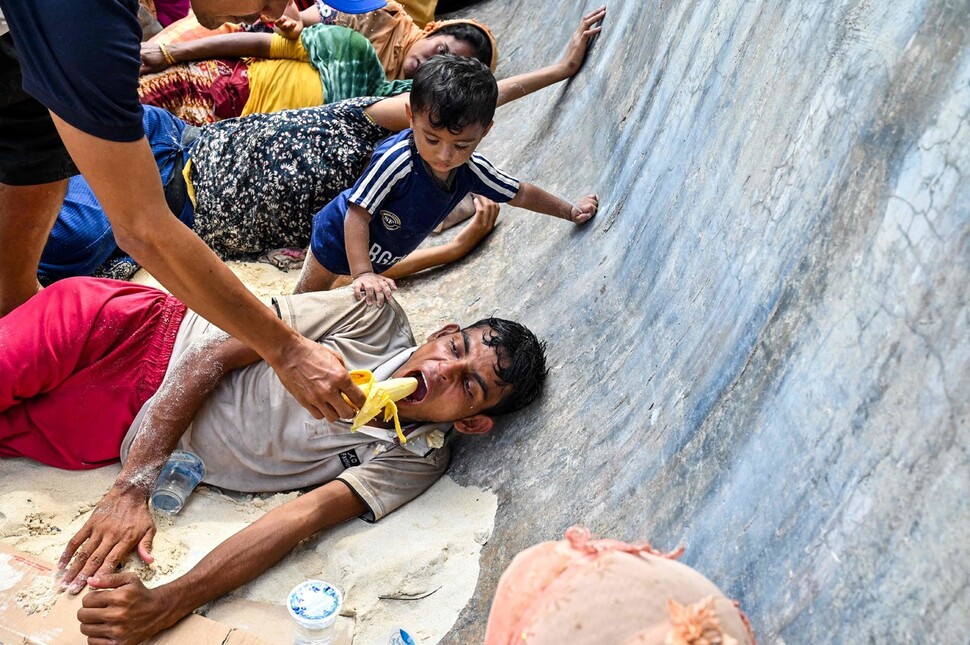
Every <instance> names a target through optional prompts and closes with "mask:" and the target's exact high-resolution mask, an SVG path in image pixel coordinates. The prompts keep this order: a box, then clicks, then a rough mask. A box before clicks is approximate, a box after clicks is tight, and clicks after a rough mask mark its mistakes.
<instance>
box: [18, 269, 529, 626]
mask: <svg viewBox="0 0 970 645" xmlns="http://www.w3.org/2000/svg"><path fill="white" fill-rule="evenodd" d="M272 306H273V307H274V308H275V310H276V312H277V314H278V315H279V316H280V317H281V318H282V319H283V321H284V322H286V323H287V324H289V325H291V326H293V327H294V328H296V329H297V330H298V331H299V332H300V333H301V334H303V335H305V336H307V337H308V338H311V339H315V340H317V341H319V343H320V344H322V345H323V346H324V347H326V348H327V349H328V350H330V351H331V353H332V355H333V364H332V373H331V377H332V379H333V380H334V381H338V380H342V379H345V378H347V371H346V369H347V368H352V369H367V370H371V371H372V372H374V375H375V377H376V378H377V379H378V380H384V379H387V378H390V377H394V378H398V377H404V376H409V377H413V378H416V379H417V381H418V387H417V389H416V390H415V391H414V393H413V394H411V395H410V396H408V397H407V398H405V399H402V400H400V401H399V402H398V403H397V406H398V411H399V414H400V417H401V420H402V422H404V423H405V424H406V425H405V427H404V434H405V435H406V437H407V442H406V443H404V444H402V443H400V442H399V441H398V439H397V434H396V433H395V431H394V430H393V429H392V428H391V427H388V425H389V424H386V423H384V424H381V423H378V422H377V421H378V420H375V421H372V422H371V423H370V424H369V426H365V427H364V428H361V430H360V431H359V432H357V433H351V431H350V423H349V422H345V421H337V422H333V423H331V422H328V421H326V420H322V419H314V418H312V417H311V416H310V415H309V414H308V413H307V412H306V411H305V410H304V408H303V407H302V406H301V405H300V404H299V403H297V401H296V400H295V399H294V398H293V397H292V396H290V395H289V394H288V393H287V391H286V390H285V389H284V388H283V386H282V384H281V383H280V381H279V379H278V378H277V377H276V376H275V374H274V372H273V371H272V369H271V368H270V367H269V366H268V365H267V364H266V363H264V362H261V361H259V357H258V356H257V355H256V353H255V352H253V351H252V350H251V349H249V348H248V347H246V346H245V345H243V344H242V343H241V342H239V341H237V340H235V339H233V338H231V337H229V336H227V335H226V334H224V333H222V332H221V331H219V330H218V329H217V328H215V327H214V326H213V325H211V324H210V323H209V322H207V321H206V320H204V319H203V318H201V317H200V316H198V315H197V314H195V313H194V312H192V311H189V310H187V309H186V307H185V305H183V304H182V303H181V302H179V301H178V300H177V299H176V298H174V297H173V296H170V295H167V294H165V293H164V292H162V291H159V290H157V289H153V288H151V287H147V286H143V285H136V284H131V283H125V282H118V281H113V280H99V279H95V278H70V279H67V280H63V281H61V282H58V283H56V284H54V285H53V286H51V287H48V288H47V289H45V290H44V291H42V292H41V293H39V294H38V295H37V296H35V297H34V298H32V299H31V300H30V301H29V302H27V303H26V304H24V305H23V306H21V307H19V308H18V309H17V310H15V311H14V312H13V313H11V314H9V315H7V316H6V317H4V318H2V319H0V340H2V345H3V347H4V351H3V352H2V353H0V455H3V456H25V457H31V458H33V459H37V460H38V461H41V462H43V463H47V464H50V465H54V466H58V467H61V468H75V469H81V468H95V467H97V466H101V465H104V464H107V463H112V462H113V461H115V460H117V458H118V457H119V455H120V456H122V457H123V458H124V459H123V461H124V467H123V468H122V470H121V473H120V474H119V475H118V478H117V480H116V481H115V484H114V485H113V486H112V488H111V490H109V491H108V493H107V494H106V495H105V497H104V498H103V499H102V500H101V502H100V503H99V504H98V506H97V508H95V510H94V511H93V512H92V514H91V517H90V518H89V519H88V521H87V523H86V524H85V525H84V527H83V528H82V529H81V531H80V532H79V533H78V534H77V535H76V536H74V538H73V539H71V541H70V542H69V543H68V546H67V550H66V551H65V553H64V556H63V557H62V558H61V563H60V564H61V566H62V567H67V571H66V574H65V576H64V581H65V583H66V584H69V589H70V591H72V592H74V593H77V592H79V591H80V590H81V589H82V588H83V587H84V585H85V583H86V584H88V585H89V586H90V587H92V588H94V589H98V590H99V591H93V592H91V593H89V594H87V595H86V596H85V597H84V599H83V605H84V608H82V609H81V610H79V612H78V618H79V620H80V621H81V623H82V625H81V632H82V633H83V634H85V635H87V636H88V637H89V638H91V639H97V638H105V639H117V640H112V642H118V643H137V642H141V641H142V640H144V639H146V638H148V637H150V636H151V635H153V634H155V633H156V632H158V631H160V630H162V629H165V628H166V627H169V626H170V625H172V624H174V623H175V622H177V621H178V620H179V619H180V618H182V617H183V616H185V615H186V614H188V613H189V612H191V611H192V610H194V609H195V608H196V607H199V606H200V605H202V604H204V603H206V602H209V601H210V600H213V599H215V598H217V597H219V596H221V595H223V594H225V593H227V592H229V591H231V590H232V589H235V588H236V587H238V586H240V585H242V584H244V583H246V582H248V581H250V580H252V579H253V578H255V577H256V576H258V575H259V574H260V573H262V572H263V571H265V570H266V569H267V568H269V567H270V566H272V565H273V564H274V563H276V562H278V561H279V560H280V559H282V558H283V556H285V555H286V554H287V553H288V552H289V551H290V550H291V549H292V548H293V547H294V546H295V545H296V544H297V543H298V542H300V541H301V540H303V539H304V538H306V537H308V536H310V535H312V534H314V533H316V532H317V531H319V530H321V529H324V528H328V527H331V526H334V525H336V524H339V523H341V522H343V521H345V520H347V519H350V518H353V517H357V516H363V517H364V519H369V520H372V521H373V520H378V519H380V518H381V517H383V516H384V515H386V514H387V513H390V512H391V511H393V510H394V509H396V508H398V507H399V506H401V505H402V504H405V503H406V502H408V501H410V500H411V499H414V498H415V497H417V496H418V495H419V494H421V493H422V492H423V491H425V490H426V489H427V488H428V487H430V486H431V484H432V483H434V482H435V480H437V478H438V477H440V476H441V474H442V473H443V472H444V470H445V468H446V467H447V464H448V460H449V449H448V446H447V435H448V434H449V433H450V428H451V427H452V426H453V427H454V428H455V429H456V430H458V431H459V432H462V433H467V434H482V433H485V432H488V431H489V430H490V429H491V428H492V425H493V417H494V416H496V415H500V414H505V413H508V412H512V411H514V410H517V409H519V408H521V407H523V406H525V405H528V404H529V403H530V402H531V401H532V400H534V399H535V398H536V397H537V396H538V395H539V393H540V390H541V388H542V384H543V382H544V379H545V371H546V369H545V356H544V346H543V343H541V342H539V340H538V339H537V338H536V337H535V335H534V334H533V333H532V332H531V331H529V330H528V329H526V328H525V327H523V326H522V325H519V324H518V323H514V322H509V321H506V320H500V319H487V320H484V321H480V322H478V323H475V324H473V325H471V326H469V327H466V328H464V329H460V328H459V326H458V325H455V324H449V325H446V326H445V327H443V328H442V329H440V330H438V331H437V332H435V333H434V334H432V335H431V336H430V338H429V339H428V341H427V342H425V343H424V344H423V345H420V346H417V347H416V346H415V345H416V343H415V341H414V339H413V336H412V334H411V329H410V326H409V324H408V320H407V317H406V315H405V314H404V312H403V311H402V310H401V309H400V306H399V305H398V304H397V303H396V302H394V301H391V302H390V303H388V306H385V307H383V308H374V307H368V306H367V305H366V303H364V301H355V300H354V298H353V297H352V295H351V293H350V292H349V291H348V290H344V289H342V290H337V291H332V292H326V293H308V294H301V295H293V296H283V297H279V298H276V299H274V300H273V303H272ZM323 387H324V388H325V389H326V388H329V387H333V385H332V383H329V382H326V383H324V384H323ZM146 401H147V403H146ZM139 410H140V411H139ZM335 412H336V413H337V414H338V415H339V416H340V417H341V418H344V419H346V418H349V417H352V416H353V415H354V410H353V409H352V408H351V407H350V406H349V405H347V406H346V409H343V408H341V409H337V410H335ZM129 426H130V428H129ZM442 434H444V435H445V437H444V439H445V443H444V445H443V446H442V447H439V448H435V447H434V446H436V445H439V444H440V440H441V437H442ZM175 448H180V449H184V450H190V451H192V452H195V453H196V454H198V455H199V456H200V457H202V459H203V461H204V462H205V464H206V478H205V482H206V483H209V484H212V485H215V486H221V487H224V488H228V489H232V490H237V491H244V492H276V491H283V490H293V489H301V488H307V487H314V486H315V487H316V488H313V490H311V491H310V492H308V493H306V494H305V495H302V496H300V497H298V498H296V499H294V500H292V501H290V502H287V503H286V504H283V505H282V506H279V507H277V508H275V509H274V510H272V511H270V512H269V513H267V514H266V515H264V516H263V517H262V518H260V519H259V520H258V521H257V522H255V523H253V524H252V525H250V526H248V527H246V528H245V529H243V530H242V531H240V532H239V533H237V534H236V535H234V536H232V537H231V538H229V539H228V540H226V541H225V542H223V543H222V544H220V545H219V546H217V547H216V548H215V550H213V551H212V553H210V554H209V555H208V556H206V557H205V559H203V560H202V561H201V562H200V563H199V564H198V565H196V566H195V567H194V568H193V569H192V570H190V571H189V572H188V573H186V574H185V575H184V576H182V577H180V578H178V579H176V580H173V581H172V582H169V583H168V584H165V585H162V586H160V587H157V588H154V589H146V588H145V587H144V586H143V585H142V584H141V582H140V581H139V580H138V578H137V577H136V576H135V575H134V574H132V573H114V572H115V570H116V568H117V566H118V565H119V564H121V563H123V562H124V561H125V559H126V558H127V556H128V553H129V552H130V551H131V550H132V549H134V548H135V547H136V545H137V549H138V553H139V555H140V556H141V557H142V559H144V560H145V561H147V562H151V560H152V558H151V555H150V552H149V551H150V548H151V542H152V538H153V537H154V534H155V525H154V522H153V521H152V518H151V515H150V513H149V511H148V507H147V500H148V496H149V494H150V492H151V490H152V488H153V486H154V483H155V480H156V479H157V477H158V473H159V471H160V470H161V467H162V465H163V464H164V463H165V461H166V460H167V458H168V456H169V454H170V453H171V452H172V450H173V449H175ZM72 556H73V561H72Z"/></svg>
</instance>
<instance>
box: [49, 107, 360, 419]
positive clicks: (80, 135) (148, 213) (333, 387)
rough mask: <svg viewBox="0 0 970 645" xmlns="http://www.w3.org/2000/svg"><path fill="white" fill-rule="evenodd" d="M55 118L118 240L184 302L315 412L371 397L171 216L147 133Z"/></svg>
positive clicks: (328, 412) (336, 412)
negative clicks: (87, 128) (113, 134)
mask: <svg viewBox="0 0 970 645" xmlns="http://www.w3.org/2000/svg"><path fill="white" fill-rule="evenodd" d="M52 116H53V115H52ZM54 123H55V124H56V125H57V130H58V132H59V133H60V135H61V139H62V140H63V141H64V145H65V146H66V147H67V149H68V151H69V152H70V153H71V157H72V158H73V159H74V162H75V164H76V165H77V167H78V169H80V171H81V173H82V174H83V175H84V177H85V179H87V182H88V185H90V187H91V189H92V190H93V191H94V194H95V196H97V198H98V201H100V202H101V205H102V206H103V207H104V212H105V214H107V216H108V219H109V220H111V226H112V228H113V230H114V234H115V238H116V239H117V241H118V246H120V247H121V248H123V249H124V250H125V251H126V252H127V253H128V254H130V255H131V256H132V257H133V258H135V260H137V261H138V263H139V264H141V265H142V266H144V267H145V268H147V269H148V270H149V271H150V272H151V274H152V275H153V276H155V278H157V279H158V281H159V282H161V283H162V284H163V285H165V287H166V288H167V289H168V290H169V291H171V292H172V294H173V295H175V296H176V297H177V298H179V299H180V300H181V301H182V302H184V303H185V304H186V305H188V306H189V307H190V308H192V309H193V310H194V311H196V312H198V313H199V314H200V315H202V316H203V317H204V318H205V319H206V320H208V321H210V322H212V323H213V324H215V325H217V326H218V327H219V328H221V329H224V330H226V331H227V332H229V333H230V334H232V335H233V336H234V337H236V338H238V339H239V340H241V341H243V342H244V343H245V344H246V345H248V346H249V347H252V348H253V349H254V350H256V352H257V353H258V354H259V355H260V356H261V357H262V358H263V359H264V360H265V361H266V362H267V363H269V364H270V366H272V368H273V370H274V371H275V372H276V374H277V376H279V378H280V381H282V383H283V386H284V387H285V388H286V389H287V390H288V391H289V392H290V394H292V395H293V397H294V398H295V399H296V400H297V401H299V402H300V404H301V405H302V406H303V407H305V408H306V409H307V410H308V411H309V412H310V414H312V415H313V416H314V417H315V418H317V419H319V418H321V417H326V418H327V419H328V420H330V421H335V420H337V419H339V418H348V417H351V416H353V414H354V409H353V408H352V407H351V406H350V405H348V404H347V402H346V401H344V399H343V398H342V397H341V396H340V395H341V393H343V394H345V395H346V396H347V398H348V399H349V400H350V401H351V402H352V403H354V404H355V405H358V406H360V405H363V403H364V399H365V397H364V394H363V392H361V391H360V390H359V389H358V388H357V387H356V386H355V385H354V384H353V383H352V382H351V380H350V376H349V375H348V374H347V370H346V369H345V368H344V366H343V364H342V363H341V361H340V358H339V357H338V356H337V355H336V354H334V353H333V352H331V351H330V350H328V349H326V348H324V347H323V346H322V345H319V344H317V343H314V342H313V341H311V340H308V339H306V338H303V337H302V336H300V334H298V333H297V332H296V331H295V330H294V329H291V328H290V327H287V326H286V325H285V324H283V322H282V321H281V320H279V319H278V318H277V317H276V316H275V315H274V314H273V313H272V311H270V309H269V308H267V307H266V306H264V305H263V304H262V303H260V302H259V300H257V299H256V297H255V296H253V294H251V293H250V292H249V291H248V290H247V289H246V287H244V286H243V284H242V282H240V281H239V279H238V278H237V277H236V276H235V275H234V274H233V273H232V271H230V270H229V268H228V267H227V266H226V265H225V264H223V263H222V262H221V261H220V260H219V258H218V257H216V255H215V253H213V252H212V250H211V249H209V247H207V246H206V245H205V243H204V242H203V241H202V240H201V239H200V238H199V236H197V235H196V234H195V233H194V232H192V231H191V230H190V229H188V228H186V227H185V226H184V225H183V224H182V223H181V222H179V221H178V219H177V218H175V217H174V216H172V213H171V212H170V211H169V209H168V205H167V204H166V203H165V196H164V194H163V192H162V183H161V179H160V178H159V175H158V167H157V166H156V165H155V160H154V157H152V152H151V149H150V148H149V147H148V142H147V141H146V140H145V139H144V138H142V139H140V140H138V141H133V142H128V143H119V142H115V141H107V140H105V139H99V138H97V137H94V136H91V135H89V134H85V133H84V132H82V131H80V130H78V129H77V128H75V127H73V126H71V125H69V124H67V123H66V122H65V121H63V120H61V119H59V118H58V117H57V116H54Z"/></svg>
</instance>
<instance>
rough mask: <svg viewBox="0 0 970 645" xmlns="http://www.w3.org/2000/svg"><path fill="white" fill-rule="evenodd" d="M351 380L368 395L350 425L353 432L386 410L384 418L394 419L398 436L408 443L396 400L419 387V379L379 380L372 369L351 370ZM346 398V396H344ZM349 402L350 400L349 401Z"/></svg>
mask: <svg viewBox="0 0 970 645" xmlns="http://www.w3.org/2000/svg"><path fill="white" fill-rule="evenodd" d="M350 380H351V381H353V383H354V385H356V386H357V387H359V388H360V389H361V391H362V392H363V393H364V394H365V395H366V396H367V400H366V401H364V405H363V406H361V408H360V410H359V411H358V412H357V415H356V416H355V417H354V423H353V425H351V426H350V430H351V431H352V432H357V429H358V428H360V427H361V426H362V425H366V424H367V422H368V421H370V420H371V419H373V418H374V417H376V416H377V415H378V414H380V412H381V410H383V411H384V420H385V421H389V420H390V419H392V418H393V419H394V429H395V430H396V431H397V438H398V439H399V440H400V441H401V443H402V444H403V443H407V442H408V439H407V437H405V436H404V432H403V431H402V430H401V420H400V419H399V418H398V416H397V405H395V403H394V402H395V401H400V400H401V399H403V398H404V397H406V396H408V395H409V394H411V393H412V392H414V391H415V390H416V389H418V379H416V378H411V377H410V376H408V377H405V378H391V379H387V380H386V381H380V382H378V381H377V379H376V378H375V377H374V374H373V373H372V372H371V371H370V370H353V371H351V372H350ZM344 398H345V399H346V397H344ZM348 403H349V401H348Z"/></svg>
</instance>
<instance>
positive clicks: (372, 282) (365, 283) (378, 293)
mask: <svg viewBox="0 0 970 645" xmlns="http://www.w3.org/2000/svg"><path fill="white" fill-rule="evenodd" d="M395 291H397V285H396V284H394V281H393V280H391V279H390V278H385V277H384V276H381V275H377V274H376V273H362V274H360V275H359V276H357V277H356V278H354V297H355V298H357V300H360V299H361V298H364V299H366V300H367V306H369V307H370V306H373V305H375V304H376V305H377V306H378V307H383V306H384V302H385V301H387V300H390V299H391V298H392V297H393V295H394V294H393V292H395Z"/></svg>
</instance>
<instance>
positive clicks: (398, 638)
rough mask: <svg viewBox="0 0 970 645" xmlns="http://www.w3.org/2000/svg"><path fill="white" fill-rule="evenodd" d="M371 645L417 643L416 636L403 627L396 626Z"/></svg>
mask: <svg viewBox="0 0 970 645" xmlns="http://www.w3.org/2000/svg"><path fill="white" fill-rule="evenodd" d="M371 645H415V641H414V637H413V636H411V634H409V633H408V632H407V630H405V629H403V628H401V627H395V628H394V629H392V630H391V631H389V632H388V633H386V634H384V635H383V636H381V637H380V638H378V639H377V640H375V641H373V642H372V643H371Z"/></svg>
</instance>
